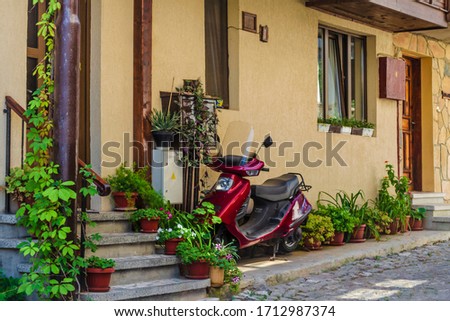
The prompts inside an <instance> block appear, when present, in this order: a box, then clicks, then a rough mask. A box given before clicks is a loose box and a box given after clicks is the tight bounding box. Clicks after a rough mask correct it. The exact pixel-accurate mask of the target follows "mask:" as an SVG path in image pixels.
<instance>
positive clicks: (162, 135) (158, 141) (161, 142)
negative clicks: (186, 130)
mask: <svg viewBox="0 0 450 321" xmlns="http://www.w3.org/2000/svg"><path fill="white" fill-rule="evenodd" d="M152 136H153V141H154V142H155V145H156V147H171V146H172V143H173V142H174V140H175V133H174V132H169V131H164V130H154V131H152Z"/></svg>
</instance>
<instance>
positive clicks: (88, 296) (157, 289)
mask: <svg viewBox="0 0 450 321" xmlns="http://www.w3.org/2000/svg"><path fill="white" fill-rule="evenodd" d="M210 285H211V282H210V280H209V279H205V280H189V279H175V278H172V279H166V280H155V281H151V282H141V283H135V284H127V285H116V286H112V287H111V290H110V291H109V292H105V293H95V292H86V293H82V294H81V300H82V301H121V300H133V299H139V298H148V297H153V296H154V297H157V296H160V295H165V294H177V293H179V292H186V291H193V290H199V289H200V290H202V289H205V297H206V288H207V287H209V286H210Z"/></svg>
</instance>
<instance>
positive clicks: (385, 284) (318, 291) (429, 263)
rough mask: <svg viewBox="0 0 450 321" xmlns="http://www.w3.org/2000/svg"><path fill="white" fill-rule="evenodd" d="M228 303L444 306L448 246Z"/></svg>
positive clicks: (362, 263) (448, 286)
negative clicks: (355, 302)
mask: <svg viewBox="0 0 450 321" xmlns="http://www.w3.org/2000/svg"><path fill="white" fill-rule="evenodd" d="M232 300H238V301H248V300H268V301H279V300H282V301H327V300H333V301H343V300H352V301H353V300H371V301H373V300H387V301H396V300H399V301H427V300H430V301H441V300H444V301H449V300H450V241H447V242H442V243H436V244H433V245H427V246H423V247H420V248H416V249H413V250H410V251H405V252H401V253H397V254H391V255H388V256H383V257H376V258H370V259H369V258H367V259H363V260H359V261H355V262H352V263H348V264H346V265H343V266H341V267H339V268H337V269H335V270H331V271H325V272H321V273H318V274H314V275H309V276H308V277H305V278H300V279H297V280H295V281H292V282H289V283H287V284H279V285H275V286H271V287H265V288H256V289H248V290H245V291H244V292H241V293H240V294H238V295H236V296H234V297H233V298H232Z"/></svg>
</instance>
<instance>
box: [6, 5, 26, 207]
mask: <svg viewBox="0 0 450 321" xmlns="http://www.w3.org/2000/svg"><path fill="white" fill-rule="evenodd" d="M27 6H28V1H26V0H3V1H2V10H0V33H1V39H2V45H1V46H0V57H1V62H0V100H1V101H2V107H3V103H4V99H5V96H11V97H13V98H14V99H15V100H16V101H17V102H18V103H19V104H21V105H22V106H24V107H25V104H26V61H27V60H26V57H27V42H26V40H27V36H26V35H27ZM2 109H3V108H2ZM0 122H1V125H0V186H2V185H4V181H5V179H4V178H5V165H4V164H5V152H4V151H5V141H6V136H5V134H6V133H5V124H6V117H5V115H4V114H3V112H2V113H1V121H0ZM21 128H22V121H21V120H20V119H19V118H18V117H17V116H16V115H13V116H12V132H13V135H12V142H11V150H12V155H11V165H12V166H19V165H20V145H21V136H20V133H21ZM3 210H4V197H3V194H2V196H1V197H0V212H2V211H3Z"/></svg>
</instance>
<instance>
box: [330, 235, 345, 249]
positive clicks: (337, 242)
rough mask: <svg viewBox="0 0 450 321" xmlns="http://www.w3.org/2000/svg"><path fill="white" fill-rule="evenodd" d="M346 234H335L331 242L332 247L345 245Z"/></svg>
mask: <svg viewBox="0 0 450 321" xmlns="http://www.w3.org/2000/svg"><path fill="white" fill-rule="evenodd" d="M344 236H345V234H344V232H335V233H334V236H333V238H332V239H331V241H330V245H333V246H341V245H344V244H345V242H344Z"/></svg>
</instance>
